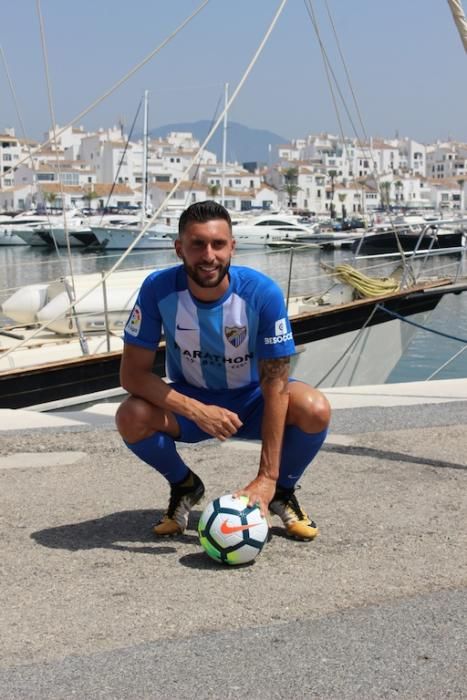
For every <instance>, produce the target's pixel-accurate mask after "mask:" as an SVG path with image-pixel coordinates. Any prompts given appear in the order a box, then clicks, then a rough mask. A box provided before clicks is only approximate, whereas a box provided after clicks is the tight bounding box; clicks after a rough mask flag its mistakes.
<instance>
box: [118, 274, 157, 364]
mask: <svg viewBox="0 0 467 700" xmlns="http://www.w3.org/2000/svg"><path fill="white" fill-rule="evenodd" d="M157 301H158V300H157V293H156V285H155V283H154V278H153V276H149V277H146V279H145V280H144V282H143V284H142V285H141V289H140V290H139V294H138V297H137V299H136V302H135V305H134V306H133V309H132V311H131V314H130V316H129V318H128V321H127V323H126V326H125V330H124V333H123V340H124V342H125V343H130V344H131V345H139V346H140V347H142V348H147V349H148V350H156V349H157V346H158V344H159V340H160V337H161V333H162V319H161V316H160V313H159V308H158V303H157Z"/></svg>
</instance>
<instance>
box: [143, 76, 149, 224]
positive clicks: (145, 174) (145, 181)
mask: <svg viewBox="0 0 467 700" xmlns="http://www.w3.org/2000/svg"><path fill="white" fill-rule="evenodd" d="M148 96H149V90H145V91H144V116H143V182H142V203H141V209H142V212H141V218H142V223H143V225H144V222H145V219H146V211H147V196H148Z"/></svg>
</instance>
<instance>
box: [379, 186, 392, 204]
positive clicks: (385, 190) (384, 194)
mask: <svg viewBox="0 0 467 700" xmlns="http://www.w3.org/2000/svg"><path fill="white" fill-rule="evenodd" d="M390 190H391V183H390V182H388V181H387V180H386V182H382V183H381V184H380V194H381V207H382V208H383V209H389V204H390V201H391V198H390V197H391V196H390Z"/></svg>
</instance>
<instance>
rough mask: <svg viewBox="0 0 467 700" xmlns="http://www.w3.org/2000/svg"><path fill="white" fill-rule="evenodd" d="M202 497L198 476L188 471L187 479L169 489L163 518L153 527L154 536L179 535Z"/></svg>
mask: <svg viewBox="0 0 467 700" xmlns="http://www.w3.org/2000/svg"><path fill="white" fill-rule="evenodd" d="M203 496H204V485H203V482H202V481H201V479H200V478H199V476H197V475H196V474H194V473H193V472H191V471H190V473H189V475H188V476H187V478H186V479H185V480H184V481H182V483H179V484H172V485H171V487H170V500H169V507H168V508H167V511H166V513H165V514H164V517H163V518H162V520H161V521H160V522H158V523H157V525H154V527H153V532H154V534H155V535H160V536H168V535H181V534H182V533H183V532H184V531H185V529H186V527H187V525H188V516H189V514H190V510H191V509H192V508H193V506H194V505H196V503H199V501H200V500H201V499H202V497H203Z"/></svg>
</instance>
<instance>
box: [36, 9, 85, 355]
mask: <svg viewBox="0 0 467 700" xmlns="http://www.w3.org/2000/svg"><path fill="white" fill-rule="evenodd" d="M36 8H37V15H38V19H39V27H40V35H41V45H42V54H43V57H44V70H45V78H46V83H47V99H48V103H49V111H50V117H51V120H52V129H53V137H54V145H55V153H56V164H57V171H58V178H59V184H60V194H61V197H62V211H63V230H64V233H65V240H66V244H67V250H68V265H69V269H70V276H71V286H70V284H69V283H68V281H67V280H66V279H65V278H64V284H65V289H66V292H67V294H68V298H69V300H70V304H71V308H72V313H73V316H74V321H75V324H76V328H77V330H78V337H79V344H80V347H81V352H82V353H83V354H86V355H87V354H89V348H88V344H87V341H86V339H85V337H84V335H83V333H82V331H81V328H80V324H79V320H78V316H77V314H76V310H75V307H74V305H73V302H74V300H75V299H76V286H75V277H74V273H73V263H72V258H71V246H70V236H69V233H68V225H67V219H66V211H65V192H64V186H63V177H62V170H61V167H60V163H59V157H58V141H57V124H56V120H55V110H54V104H53V98H52V86H51V81H50V73H49V61H48V56H47V45H46V41H45V28H44V20H43V17H42V11H41V0H36ZM50 235H51V236H52V240H53V242H54V245H55V248H56V250H57V254H58V255H59V258H60V259H61V256H60V254H59V253H58V244H57V240H56V238H55V234H54V232H53V228H52V226H51V227H50Z"/></svg>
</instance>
